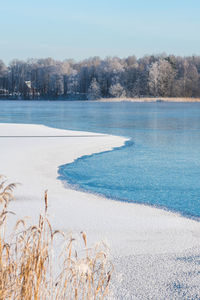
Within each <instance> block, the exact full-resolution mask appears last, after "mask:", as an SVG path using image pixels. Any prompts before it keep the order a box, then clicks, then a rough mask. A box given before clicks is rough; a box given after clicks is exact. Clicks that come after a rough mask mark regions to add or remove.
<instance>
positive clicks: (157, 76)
mask: <svg viewBox="0 0 200 300" xmlns="http://www.w3.org/2000/svg"><path fill="white" fill-rule="evenodd" d="M175 74H176V72H175V70H174V68H173V67H172V65H171V64H170V63H169V62H168V61H167V60H165V59H159V61H156V62H154V63H153V64H152V65H151V67H150V70H149V90H150V93H151V94H152V95H153V96H163V97H166V96H171V95H172V86H173V82H174V78H175Z"/></svg>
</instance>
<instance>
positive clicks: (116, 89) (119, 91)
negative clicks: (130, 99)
mask: <svg viewBox="0 0 200 300" xmlns="http://www.w3.org/2000/svg"><path fill="white" fill-rule="evenodd" d="M109 93H110V95H111V96H112V97H115V98H124V97H126V91H125V90H124V88H123V87H122V86H121V84H120V83H115V84H112V85H111V87H110V88H109Z"/></svg>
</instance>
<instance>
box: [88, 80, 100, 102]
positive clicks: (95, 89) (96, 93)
mask: <svg viewBox="0 0 200 300" xmlns="http://www.w3.org/2000/svg"><path fill="white" fill-rule="evenodd" d="M87 98H88V100H97V99H99V98H101V90H100V85H99V83H98V82H97V80H96V78H93V79H92V81H91V83H90V87H89V89H88V94H87Z"/></svg>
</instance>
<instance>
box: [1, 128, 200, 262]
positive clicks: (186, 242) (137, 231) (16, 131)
mask: <svg viewBox="0 0 200 300" xmlns="http://www.w3.org/2000/svg"><path fill="white" fill-rule="evenodd" d="M0 135H1V136H3V135H4V136H5V135H7V136H9V135H10V136H11V135H12V136H13V135H18V136H22V135H24V136H26V135H29V136H31V135H32V136H35V137H34V138H29V139H26V138H22V137H21V138H15V139H14V138H11V137H10V138H9V137H7V138H2V139H1V147H0V173H2V174H5V175H7V176H8V178H9V179H11V180H12V181H17V182H21V183H22V186H20V187H18V188H17V190H16V201H15V202H11V205H10V206H11V210H13V211H15V212H16V213H17V215H18V216H19V217H23V216H25V215H27V216H30V217H32V218H33V219H34V218H36V217H37V215H38V213H39V212H40V211H41V210H42V208H43V199H42V198H43V193H44V190H45V189H47V188H48V189H49V215H50V218H51V219H52V223H53V225H54V226H55V227H56V228H59V229H62V230H67V231H70V230H71V231H74V232H78V231H81V230H85V231H86V232H87V233H88V237H89V240H90V241H91V243H93V242H95V241H97V240H99V239H104V240H107V241H108V243H109V244H110V248H111V249H112V253H114V255H117V256H119V255H120V256H121V255H122V256H123V255H125V256H127V255H136V254H151V253H153V254H155V253H176V252H184V251H186V250H188V249H191V248H192V247H196V246H198V245H200V223H198V222H196V221H194V220H191V219H187V218H184V217H182V216H180V215H179V214H176V213H172V212H168V211H164V210H161V209H158V208H154V207H149V206H145V205H141V204H133V203H124V202H117V201H112V200H109V199H105V198H104V197H100V196H97V195H93V194H88V193H85V192H82V191H74V190H71V189H66V187H64V186H63V184H62V182H61V181H60V180H58V179H57V176H58V174H57V171H58V166H61V165H62V164H66V163H70V162H73V161H74V160H75V159H77V158H78V157H81V156H83V155H91V154H92V153H97V152H102V151H106V150H111V149H113V147H119V146H121V145H123V143H124V142H125V141H126V139H125V138H122V137H117V136H111V135H106V134H95V137H94V136H93V133H89V132H80V131H79V132H78V131H76V132H75V131H71V130H70V131H68V130H60V129H54V128H50V127H46V126H43V125H24V124H0ZM38 135H40V136H48V139H45V138H39V137H36V136H38ZM55 135H59V136H63V138H56V139H55V137H52V136H55ZM66 135H67V136H68V137H67V138H66V137H64V136H66ZM82 135H84V136H85V137H84V138H81V136H82ZM70 136H71V137H70ZM72 136H76V137H77V138H74V137H73V138H72ZM99 137H101V138H99Z"/></svg>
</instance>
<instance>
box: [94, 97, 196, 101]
mask: <svg viewBox="0 0 200 300" xmlns="http://www.w3.org/2000/svg"><path fill="white" fill-rule="evenodd" d="M124 101H127V102H200V98H190V97H187V98H181V97H180V98H178V97H177V98H176V97H171V98H170V97H166V98H165V97H155V98H151V97H144V98H101V99H99V100H98V102H124Z"/></svg>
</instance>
